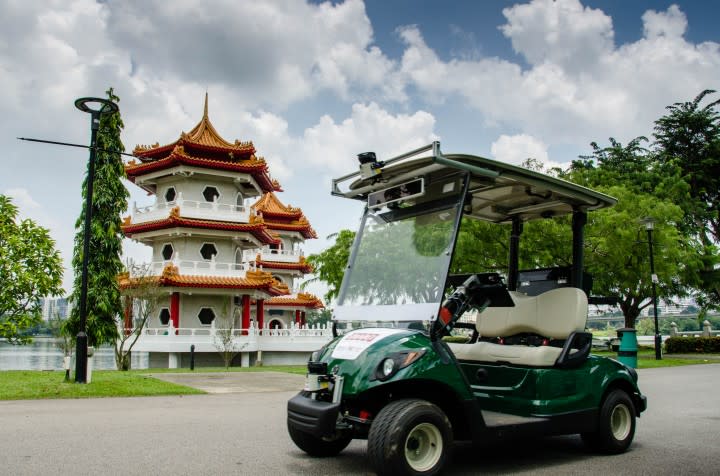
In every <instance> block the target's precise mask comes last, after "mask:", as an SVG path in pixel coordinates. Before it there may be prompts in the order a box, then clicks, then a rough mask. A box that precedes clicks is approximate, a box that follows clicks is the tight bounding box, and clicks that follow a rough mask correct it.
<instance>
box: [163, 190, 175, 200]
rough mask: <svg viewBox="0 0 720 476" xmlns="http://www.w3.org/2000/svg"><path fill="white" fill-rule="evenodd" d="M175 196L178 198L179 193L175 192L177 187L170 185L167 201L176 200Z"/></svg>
mask: <svg viewBox="0 0 720 476" xmlns="http://www.w3.org/2000/svg"><path fill="white" fill-rule="evenodd" d="M175 198H177V193H176V192H175V187H170V188H168V189H167V190H166V191H165V201H166V202H174V201H175Z"/></svg>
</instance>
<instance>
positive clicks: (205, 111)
mask: <svg viewBox="0 0 720 476" xmlns="http://www.w3.org/2000/svg"><path fill="white" fill-rule="evenodd" d="M203 120H205V121H208V120H210V118H209V116H208V92H207V91H205V108H204V109H203Z"/></svg>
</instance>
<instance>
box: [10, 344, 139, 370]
mask: <svg viewBox="0 0 720 476" xmlns="http://www.w3.org/2000/svg"><path fill="white" fill-rule="evenodd" d="M73 350H74V349H73ZM73 354H74V352H73ZM70 368H71V369H72V370H74V369H75V357H74V356H73V359H72V363H71V367H70ZM93 368H94V369H96V370H115V368H116V367H115V352H114V350H113V348H112V347H100V348H99V349H95V356H94V357H93ZM132 368H134V369H146V368H148V354H147V352H133V353H132ZM0 370H63V353H62V351H61V350H60V349H59V348H58V346H57V341H56V340H55V339H52V338H47V337H40V338H35V339H33V343H32V344H28V345H10V344H8V343H7V342H5V341H0Z"/></svg>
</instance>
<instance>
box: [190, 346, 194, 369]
mask: <svg viewBox="0 0 720 476" xmlns="http://www.w3.org/2000/svg"><path fill="white" fill-rule="evenodd" d="M190 370H195V344H193V345H191V346H190Z"/></svg>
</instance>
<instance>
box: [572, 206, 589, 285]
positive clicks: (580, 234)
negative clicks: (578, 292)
mask: <svg viewBox="0 0 720 476" xmlns="http://www.w3.org/2000/svg"><path fill="white" fill-rule="evenodd" d="M586 223H587V213H586V212H584V211H583V210H579V209H575V210H573V215H572V232H573V237H572V260H573V261H572V271H571V273H570V281H571V285H572V286H573V287H575V288H578V289H583V268H584V267H585V263H584V255H583V246H584V244H585V224H586Z"/></svg>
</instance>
